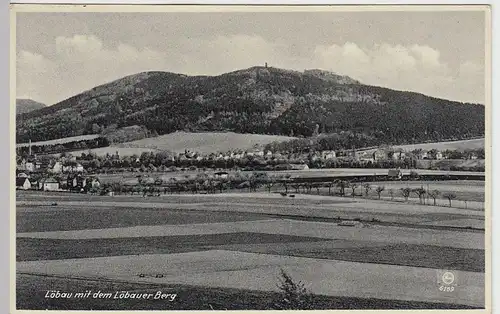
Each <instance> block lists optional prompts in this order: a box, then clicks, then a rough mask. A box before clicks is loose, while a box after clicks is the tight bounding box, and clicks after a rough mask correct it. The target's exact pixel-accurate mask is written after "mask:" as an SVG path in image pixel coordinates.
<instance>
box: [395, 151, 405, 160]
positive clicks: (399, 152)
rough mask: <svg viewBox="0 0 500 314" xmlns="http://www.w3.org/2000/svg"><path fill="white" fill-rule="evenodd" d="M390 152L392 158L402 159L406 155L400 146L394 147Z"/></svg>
mask: <svg viewBox="0 0 500 314" xmlns="http://www.w3.org/2000/svg"><path fill="white" fill-rule="evenodd" d="M391 154H392V156H391V157H392V159H393V160H403V159H405V156H406V154H405V152H404V151H403V150H402V149H401V148H399V149H396V150H395V151H393V152H391Z"/></svg>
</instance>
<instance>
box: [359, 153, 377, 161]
mask: <svg viewBox="0 0 500 314" xmlns="http://www.w3.org/2000/svg"><path fill="white" fill-rule="evenodd" d="M358 159H359V161H364V162H374V161H375V160H374V159H373V155H372V154H370V153H361V154H359V156H358Z"/></svg>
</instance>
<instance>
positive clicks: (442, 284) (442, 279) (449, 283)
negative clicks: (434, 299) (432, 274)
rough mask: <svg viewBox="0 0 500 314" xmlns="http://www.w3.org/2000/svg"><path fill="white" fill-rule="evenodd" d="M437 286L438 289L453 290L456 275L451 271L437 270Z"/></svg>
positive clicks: (455, 284) (455, 283)
mask: <svg viewBox="0 0 500 314" xmlns="http://www.w3.org/2000/svg"><path fill="white" fill-rule="evenodd" d="M438 286H439V291H442V292H453V291H455V289H456V286H457V277H456V275H455V273H453V272H452V271H449V270H447V271H439V272H438Z"/></svg>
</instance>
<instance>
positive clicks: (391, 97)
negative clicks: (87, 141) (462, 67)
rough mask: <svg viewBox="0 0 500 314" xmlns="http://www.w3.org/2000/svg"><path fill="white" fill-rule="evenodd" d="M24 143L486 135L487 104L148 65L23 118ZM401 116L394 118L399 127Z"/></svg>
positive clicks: (268, 74)
mask: <svg viewBox="0 0 500 314" xmlns="http://www.w3.org/2000/svg"><path fill="white" fill-rule="evenodd" d="M19 118H20V119H18V124H17V136H18V139H19V140H24V141H25V140H27V138H28V137H31V138H32V140H48V139H52V138H57V137H66V136H77V135H83V134H95V133H99V132H102V131H103V130H106V129H109V128H121V127H127V126H132V125H141V126H144V127H146V128H147V129H148V130H150V131H151V132H152V133H157V134H167V133H171V132H174V131H192V132H193V131H194V132H197V131H200V132H201V131H204V132H206V131H233V132H238V133H257V134H275V135H287V136H288V135H294V134H295V135H297V136H305V137H307V136H311V135H314V134H317V133H335V132H342V131H354V133H363V134H368V135H373V136H385V137H387V140H388V141H389V142H414V141H417V140H439V139H442V138H453V137H457V138H467V137H471V136H477V135H481V134H484V106H482V105H479V104H469V103H460V102H454V101H448V100H444V99H439V98H435V97H430V96H426V95H423V94H420V93H416V92H406V91H395V90H391V89H388V88H384V87H378V86H370V85H365V84H362V83H360V82H359V81H357V80H354V79H352V78H350V77H348V76H342V75H338V74H336V73H333V72H329V71H324V70H319V69H310V70H304V71H303V72H299V71H294V70H286V69H279V68H274V67H262V66H256V67H250V68H247V69H241V70H237V71H232V72H228V73H224V74H221V75H216V76H189V75H184V74H178V73H172V72H162V71H147V72H140V73H136V74H132V75H128V76H125V77H123V78H120V79H117V80H114V81H111V82H109V83H106V84H102V85H99V86H96V87H94V88H92V89H90V90H88V91H85V92H83V93H80V94H78V95H75V96H73V97H70V98H68V99H66V100H64V101H62V102H59V103H57V104H55V105H53V106H50V107H46V108H43V109H40V110H37V111H34V112H29V113H25V114H22V115H21V116H20V117H19ZM396 121H398V123H396Z"/></svg>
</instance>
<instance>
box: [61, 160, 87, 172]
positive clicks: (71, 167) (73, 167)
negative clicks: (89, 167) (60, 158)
mask: <svg viewBox="0 0 500 314" xmlns="http://www.w3.org/2000/svg"><path fill="white" fill-rule="evenodd" d="M84 170H85V169H84V168H83V166H82V165H81V164H80V163H77V162H69V163H68V164H67V165H65V166H63V167H62V171H63V172H83V171H84Z"/></svg>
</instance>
